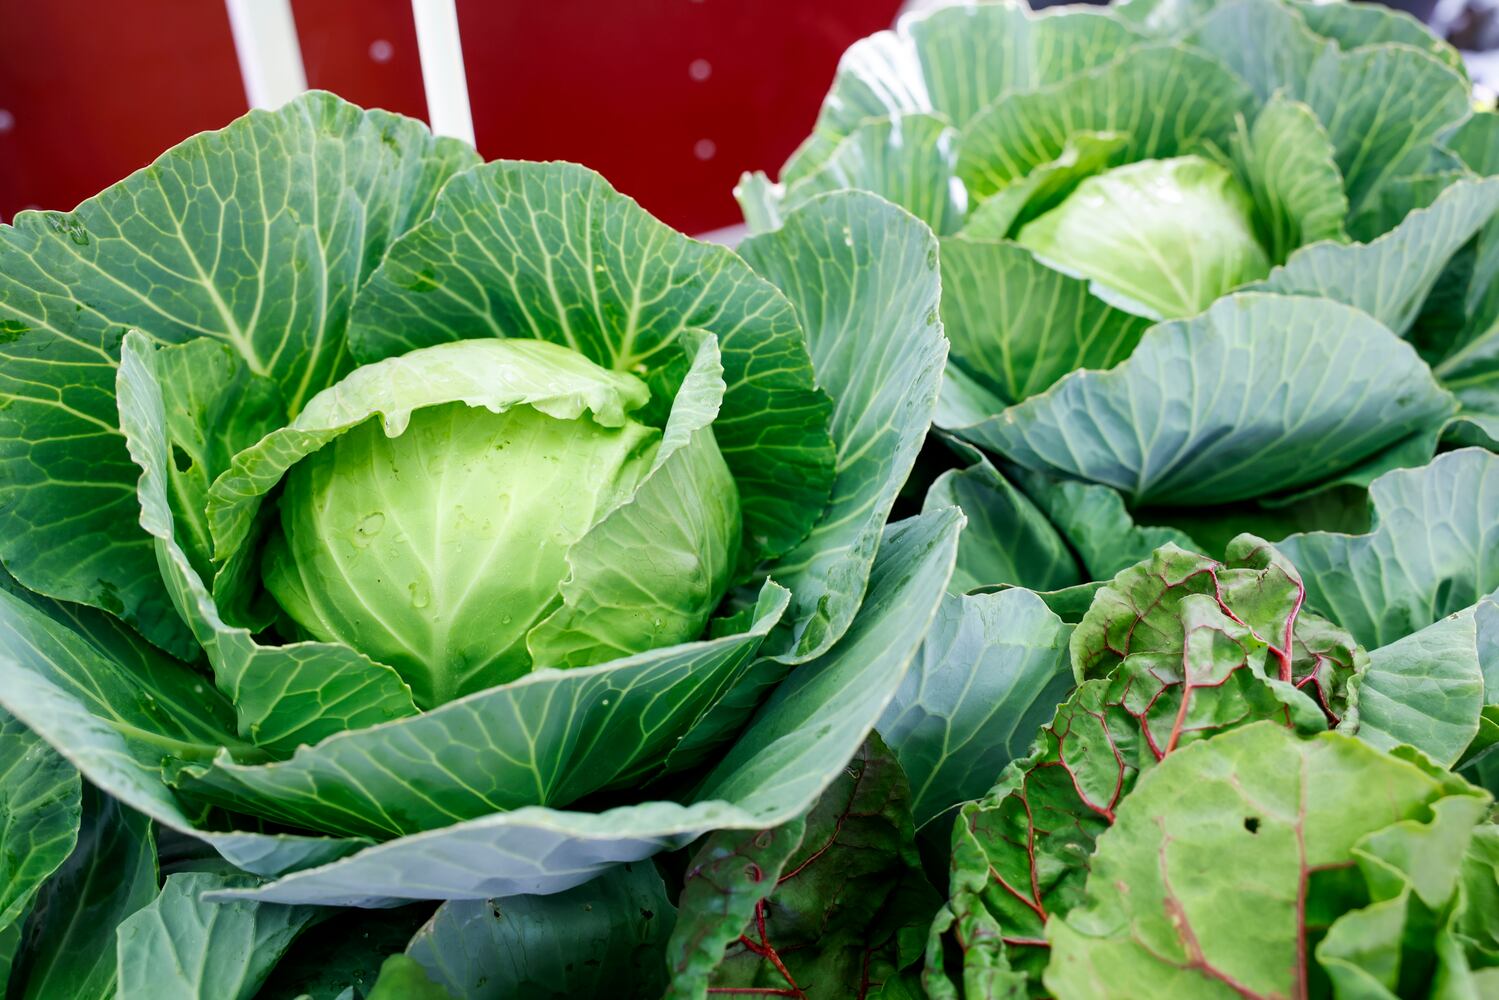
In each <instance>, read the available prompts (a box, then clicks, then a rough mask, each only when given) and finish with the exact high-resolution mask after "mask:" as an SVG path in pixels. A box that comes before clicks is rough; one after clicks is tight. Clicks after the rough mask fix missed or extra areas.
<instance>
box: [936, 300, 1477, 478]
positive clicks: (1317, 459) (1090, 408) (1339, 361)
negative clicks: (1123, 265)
mask: <svg viewBox="0 0 1499 1000" xmlns="http://www.w3.org/2000/svg"><path fill="white" fill-rule="evenodd" d="M1454 408H1455V406H1454V402H1453V400H1452V397H1451V396H1450V395H1448V393H1447V392H1445V391H1444V390H1443V389H1442V388H1441V387H1440V386H1439V385H1437V383H1436V381H1435V380H1434V379H1433V378H1432V376H1431V373H1430V371H1429V370H1428V369H1427V368H1426V366H1425V364H1423V363H1422V361H1421V359H1420V358H1419V357H1417V356H1416V353H1415V351H1413V350H1412V349H1411V348H1410V346H1409V345H1408V344H1405V343H1404V342H1402V341H1401V340H1400V339H1399V338H1397V337H1395V336H1394V335H1393V334H1391V333H1390V331H1389V330H1388V329H1386V328H1385V327H1383V326H1382V325H1381V324H1379V323H1378V322H1376V321H1375V320H1373V319H1372V318H1370V317H1369V316H1368V315H1367V314H1365V313H1362V312H1360V311H1358V310H1355V309H1352V308H1349V307H1348V306H1344V305H1342V304H1341V303H1337V302H1332V301H1328V300H1322V299H1316V300H1307V299H1302V298H1299V297H1290V296H1281V295H1268V294H1265V293H1240V294H1236V295H1230V296H1225V297H1224V298H1223V299H1220V300H1219V301H1218V302H1216V303H1214V305H1213V306H1212V308H1210V309H1209V310H1208V311H1207V312H1205V313H1203V314H1202V315H1201V316H1197V317H1193V318H1191V319H1186V320H1179V321H1175V322H1170V323H1162V324H1160V325H1158V326H1155V327H1153V328H1151V330H1150V331H1148V332H1147V333H1146V335H1145V337H1144V338H1142V340H1141V342H1140V346H1139V347H1138V348H1137V349H1136V350H1135V353H1134V354H1132V355H1131V356H1130V358H1129V359H1128V360H1127V361H1124V362H1123V363H1121V364H1120V365H1118V366H1117V367H1115V368H1113V369H1111V370H1109V371H1107V372H1102V373H1099V372H1090V371H1079V372H1074V373H1072V374H1071V375H1068V376H1066V377H1065V378H1063V379H1062V380H1061V381H1060V382H1058V383H1057V384H1056V385H1055V386H1053V387H1052V388H1051V389H1050V390H1048V391H1047V392H1045V393H1042V394H1041V395H1039V396H1034V397H1032V398H1031V399H1029V400H1026V401H1025V402H1023V403H1020V404H1019V405H1017V406H1015V407H1012V408H1010V409H1009V410H1006V411H1005V412H1004V413H1002V414H1000V416H998V417H996V418H994V419H991V420H988V421H985V422H983V423H980V424H976V425H972V426H967V427H959V428H953V430H954V431H955V432H956V433H957V434H959V436H961V437H963V438H965V439H966V440H968V441H970V442H972V443H974V444H977V445H981V446H983V447H986V448H989V449H991V450H993V451H996V452H998V453H1000V454H1001V455H1004V456H1005V457H1006V458H1008V459H1010V460H1011V461H1014V462H1016V463H1017V464H1019V465H1022V466H1025V467H1027V468H1030V469H1035V470H1039V471H1049V472H1055V473H1060V474H1062V475H1064V476H1071V477H1075V478H1080V479H1084V480H1087V481H1091V482H1095V483H1101V484H1103V485H1106V486H1111V487H1113V488H1114V489H1117V490H1119V491H1121V492H1122V493H1124V494H1125V497H1126V498H1127V500H1128V501H1129V502H1130V503H1132V504H1135V505H1140V504H1150V503H1158V504H1162V505H1170V506H1195V505H1202V504H1210V503H1224V502H1228V501H1232V500H1239V499H1245V498H1250V497H1255V496H1260V495H1263V494H1265V493H1267V492H1274V491H1278V490H1289V489H1292V488H1294V487H1297V486H1307V485H1312V484H1315V483H1318V482H1322V481H1327V480H1329V479H1332V478H1333V477H1336V476H1337V475H1338V474H1340V473H1343V472H1346V471H1348V470H1349V469H1351V468H1354V467H1357V466H1358V465H1360V464H1361V463H1366V462H1368V461H1369V460H1370V459H1371V458H1373V457H1374V456H1376V455H1378V454H1379V453H1380V452H1381V451H1383V450H1385V449H1388V448H1390V447H1391V446H1392V445H1396V444H1398V443H1400V442H1402V441H1404V440H1405V439H1407V438H1409V437H1411V436H1412V435H1413V434H1414V433H1415V432H1418V431H1420V430H1421V429H1422V428H1429V429H1432V430H1434V429H1435V428H1439V427H1440V426H1441V425H1442V423H1443V422H1444V421H1445V420H1446V418H1447V417H1448V416H1449V415H1450V414H1451V413H1452V411H1453V410H1454ZM1430 443H1431V444H1434V434H1432V435H1431V442H1430ZM1429 446H1430V445H1428V447H1429Z"/></svg>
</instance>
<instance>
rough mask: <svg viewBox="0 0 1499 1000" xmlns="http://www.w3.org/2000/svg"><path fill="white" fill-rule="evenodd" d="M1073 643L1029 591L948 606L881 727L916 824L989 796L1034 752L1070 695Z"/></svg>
mask: <svg viewBox="0 0 1499 1000" xmlns="http://www.w3.org/2000/svg"><path fill="white" fill-rule="evenodd" d="M1071 635H1072V629H1071V628H1070V627H1069V626H1067V625H1064V624H1063V623H1062V620H1061V619H1060V618H1058V617H1057V616H1056V615H1054V614H1053V613H1052V612H1051V610H1050V609H1048V608H1047V607H1046V605H1045V604H1044V603H1043V602H1042V601H1041V599H1040V598H1038V597H1037V596H1036V595H1035V594H1033V593H1031V592H1030V591H1028V590H1005V591H1000V592H999V593H996V594H971V595H968V596H966V597H948V598H947V599H946V600H945V601H943V603H942V608H941V610H940V611H938V613H937V619H936V621H934V622H933V623H932V627H931V629H930V630H929V631H928V632H927V636H926V641H925V642H924V643H923V644H922V647H921V655H920V656H919V657H917V660H916V663H915V664H914V665H913V666H912V668H911V671H910V673H908V674H907V675H906V679H905V680H904V681H903V682H902V683H901V686H900V690H899V691H897V692H896V695H895V700H894V701H892V702H891V703H890V706H889V707H888V708H887V709H885V715H884V717H883V718H881V719H880V724H879V730H880V735H881V736H883V737H884V739H885V742H886V743H887V744H888V745H889V746H890V749H891V750H893V751H894V752H895V757H896V759H897V760H899V761H900V765H901V767H902V768H903V769H904V770H905V772H906V777H907V778H908V779H909V780H910V782H911V811H912V813H913V814H914V816H915V820H916V824H917V825H918V826H921V825H923V824H925V823H927V822H929V821H932V820H934V819H936V818H938V817H940V816H941V815H942V814H943V813H944V812H946V811H947V810H948V809H950V808H951V807H952V806H955V805H957V804H958V803H960V802H964V801H967V800H968V799H976V798H978V797H979V796H981V795H983V794H984V793H985V792H987V791H988V790H989V789H990V788H992V787H993V785H994V781H995V779H996V778H997V777H998V776H999V774H1000V772H1001V771H1003V770H1004V768H1005V766H1006V765H1007V764H1009V762H1010V761H1012V760H1014V759H1015V758H1016V757H1021V756H1024V755H1025V753H1026V751H1027V750H1029V749H1030V744H1031V741H1032V740H1033V739H1034V738H1035V735H1036V732H1037V730H1039V729H1040V728H1041V727H1042V726H1043V725H1045V724H1046V723H1047V722H1049V721H1051V718H1052V716H1053V715H1054V714H1055V713H1056V709H1057V705H1058V704H1059V703H1060V702H1061V701H1062V700H1063V699H1064V698H1065V697H1066V696H1067V692H1068V691H1069V690H1070V689H1071V688H1072V684H1073V678H1072V670H1071V668H1070V666H1069V664H1068V657H1067V643H1068V640H1069V639H1070V638H1071Z"/></svg>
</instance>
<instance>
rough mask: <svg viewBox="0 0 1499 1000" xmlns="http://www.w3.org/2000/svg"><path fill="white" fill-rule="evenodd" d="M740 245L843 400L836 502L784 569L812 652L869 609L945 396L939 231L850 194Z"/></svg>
mask: <svg viewBox="0 0 1499 1000" xmlns="http://www.w3.org/2000/svg"><path fill="white" fill-rule="evenodd" d="M740 252H741V253H743V254H744V256H745V259H746V260H748V261H749V262H750V264H751V265H752V266H753V267H754V268H755V270H757V271H758V272H760V274H762V275H763V276H765V277H766V278H767V279H769V280H770V282H771V283H773V284H774V285H775V286H776V287H778V288H779V289H780V290H781V291H783V292H784V293H785V294H786V296H787V297H788V298H789V299H790V300H791V302H792V305H793V306H794V307H795V308H796V314H797V316H798V318H799V319H800V320H801V325H802V328H803V329H805V330H806V331H807V341H808V344H809V345H810V348H811V352H812V366H813V369H814V370H815V371H816V373H817V382H818V384H819V385H820V386H822V387H823V388H824V389H826V390H827V391H828V392H829V394H831V395H832V397H833V398H834V399H835V400H836V401H837V406H836V408H835V409H834V412H833V420H832V424H831V429H832V433H833V440H834V442H835V443H836V445H837V460H836V475H835V479H834V482H833V493H832V497H831V499H830V501H829V504H828V508H827V509H826V510H825V511H823V512H822V514H821V515H820V516H819V518H818V521H817V524H816V525H815V526H814V527H813V529H812V533H811V534H810V535H809V536H808V537H807V539H806V540H805V541H804V542H803V543H802V544H801V545H800V546H798V547H797V548H796V549H795V550H794V551H792V552H790V553H787V554H786V555H785V556H784V557H783V558H782V559H780V560H779V561H778V562H776V563H775V564H774V565H772V566H771V567H770V573H771V575H772V577H773V578H774V579H775V580H777V581H778V582H779V583H781V584H783V585H785V586H786V587H789V588H790V589H791V592H792V594H793V595H794V598H793V599H794V601H795V603H794V604H793V606H792V612H791V620H792V622H793V623H794V624H795V629H796V633H795V635H794V636H793V640H794V642H795V646H794V648H793V650H792V651H791V652H790V654H789V655H790V656H792V657H793V658H794V659H797V660H803V659H806V658H808V657H811V656H816V655H818V654H820V653H822V652H823V651H825V650H826V649H827V648H828V646H829V645H830V644H831V643H832V642H833V641H834V640H836V639H837V638H838V636H840V635H842V634H843V630H844V629H845V628H847V627H848V623H849V621H850V620H851V619H852V618H853V616H854V613H855V611H856V610H857V609H858V607H859V599H860V597H861V595H862V594H863V592H864V586H865V581H866V580H867V579H868V575H869V567H870V564H871V561H872V560H873V559H874V554H875V550H876V548H878V546H879V543H880V532H881V530H882V529H883V528H884V526H885V521H886V519H887V518H888V517H889V516H890V509H891V507H892V505H893V504H894V503H895V498H896V495H897V493H898V492H899V491H900V488H901V485H902V484H903V483H904V482H905V480H906V476H907V475H908V474H909V473H910V471H911V468H912V466H913V465H914V464H915V461H916V453H917V451H919V450H920V448H921V443H922V441H923V440H924V439H925V436H926V430H927V426H928V425H929V424H930V422H931V419H932V412H933V410H934V409H935V407H936V401H937V390H938V386H939V384H940V383H941V379H942V365H943V362H944V361H945V360H946V357H947V343H946V341H945V340H944V339H943V337H942V326H941V324H940V322H939V320H938V316H937V300H938V298H939V295H940V292H941V287H940V280H939V277H938V272H937V241H936V239H935V238H934V237H933V236H932V232H931V230H930V229H928V228H927V227H926V226H925V225H923V224H922V223H921V222H919V221H917V220H916V219H915V218H913V217H912V216H911V215H910V214H908V213H907V212H905V211H903V210H901V209H899V208H897V207H895V206H894V205H891V204H890V203H889V202H886V201H883V200H881V199H879V198H876V197H874V196H873V195H869V194H865V193H862V192H843V193H836V194H830V195H824V196H822V197H820V198H818V199H816V200H815V201H812V202H810V203H808V204H807V205H805V206H804V207H802V208H801V209H799V210H797V211H796V212H794V213H792V214H791V215H790V216H788V217H787V219H786V223H785V225H784V226H782V228H781V229H779V230H777V231H775V232H773V233H767V234H765V235H763V236H756V237H753V238H751V239H749V240H746V241H745V242H744V243H743V244H742V245H741V246H740ZM717 426H718V425H717V424H715V425H714V427H715V428H717Z"/></svg>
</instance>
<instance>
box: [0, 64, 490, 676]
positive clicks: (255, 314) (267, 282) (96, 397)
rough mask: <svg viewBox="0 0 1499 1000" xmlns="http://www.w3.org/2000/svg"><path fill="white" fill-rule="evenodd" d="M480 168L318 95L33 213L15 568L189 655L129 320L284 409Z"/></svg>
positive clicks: (10, 282)
mask: <svg viewBox="0 0 1499 1000" xmlns="http://www.w3.org/2000/svg"><path fill="white" fill-rule="evenodd" d="M476 160H477V156H476V154H475V153H474V151H473V149H472V148H470V147H468V146H465V145H463V144H461V143H458V142H456V141H454V140H452V139H437V138H434V137H433V136H432V135H431V134H430V133H429V132H428V131H427V129H426V126H425V125H423V124H421V123H420V122H417V121H414V120H412V119H409V118H402V117H400V116H398V115H392V114H388V113H386V112H383V111H363V110H361V109H359V108H357V107H355V106H354V105H352V104H347V103H345V102H344V101H341V100H339V99H338V98H336V97H334V96H333V95H331V94H325V93H312V94H307V95H305V96H303V97H300V98H298V99H297V100H295V101H292V102H291V103H289V104H287V105H286V106H285V107H283V108H281V109H280V110H279V111H274V112H267V111H255V112H251V113H250V114H249V115H246V116H245V117H244V118H241V119H240V120H238V121H237V122H235V123H234V124H232V125H230V126H229V127H228V128H226V129H223V130H221V131H218V132H205V133H203V134H202V135H199V136H195V137H194V138H192V139H189V140H187V141H186V142H184V143H183V144H181V145H180V146H177V147H176V148H174V149H172V150H169V151H168V152H166V153H165V154H163V155H162V156H161V158H159V159H158V160H157V161H156V162H155V163H153V164H151V165H150V166H149V167H146V168H145V169H144V170H140V171H137V172H136V173H134V174H132V175H131V176H130V177H128V178H126V179H125V180H123V181H121V182H120V183H118V184H116V185H114V186H113V187H110V188H107V189H106V190H104V191H103V192H101V193H100V194H98V195H97V196H95V197H93V198H91V199H89V200H88V201H85V202H83V203H82V204H81V205H79V206H78V208H77V209H75V210H74V211H73V212H70V213H61V212H34V213H33V212H23V213H21V214H20V215H18V216H17V217H16V220H15V225H14V227H10V226H6V227H0V325H3V328H4V329H5V330H6V331H8V333H7V336H6V337H5V338H4V340H5V343H3V344H0V397H3V398H4V399H5V401H6V402H7V403H8V405H7V406H6V407H4V409H3V410H0V468H3V469H4V470H5V472H4V475H3V477H0V480H3V482H0V558H3V560H4V562H5V565H6V567H7V568H8V569H9V571H10V572H11V573H13V574H14V575H15V576H16V577H17V579H19V580H20V581H21V582H22V583H24V584H26V585H27V586H28V587H30V588H31V589H33V590H35V591H37V592H39V593H43V594H46V595H48V596H51V597H54V598H58V599H61V600H67V601H74V602H79V603H83V604H89V605H92V606H94V607H99V608H103V609H104V610H106V611H109V612H111V613H114V614H118V615H120V616H121V617H123V618H124V619H125V620H126V621H128V622H129V623H130V624H131V625H133V626H135V627H137V628H139V629H141V630H142V631H143V632H144V633H145V634H146V635H148V636H150V637H151V638H152V639H153V640H154V641H156V642H158V643H160V644H162V645H163V646H165V647H166V648H168V649H170V650H171V651H173V652H175V653H177V654H178V655H181V656H187V655H190V654H191V652H192V649H193V645H192V640H191V636H190V635H189V634H188V632H187V631H186V629H185V628H184V627H183V625H182V622H181V620H180V619H179V618H178V617H177V615H176V612H175V611H174V610H173V609H172V607H171V603H170V601H169V600H168V597H167V592H166V590H165V588H164V587H163V586H162V584H161V582H160V575H159V574H158V573H157V571H156V559H155V556H154V554H153V552H152V545H151V541H150V539H149V538H148V537H147V536H145V535H143V534H142V533H141V532H140V531H139V530H138V529H137V528H136V526H135V515H134V503H135V501H134V492H135V490H134V481H135V470H134V469H133V467H132V466H131V464H130V460H129V456H128V455H127V454H126V451H125V446H124V441H123V440H122V438H121V436H120V433H119V431H118V429H117V427H118V419H117V416H116V413H115V399H114V391H115V390H114V385H115V366H116V364H117V362H118V358H119V350H120V342H121V339H122V337H123V336H124V333H125V331H126V330H127V329H130V328H139V329H141V330H144V331H146V333H147V334H148V335H149V336H150V337H151V338H152V339H153V340H155V341H157V342H158V343H184V342H187V341H191V340H196V339H198V338H202V337H210V338H213V339H215V340H217V341H220V342H222V343H224V344H227V345H229V346H230V347H231V348H232V349H233V350H234V351H235V353H237V354H238V355H239V356H240V357H241V358H243V359H244V361H245V363H246V365H247V366H248V367H249V370H250V371H251V372H252V373H253V374H255V375H264V376H267V377H268V378H270V379H271V380H272V381H274V382H275V383H276V385H278V386H279V387H280V390H281V394H282V397H283V402H284V404H285V406H286V407H287V412H286V413H284V414H283V415H284V416H290V415H291V414H292V413H295V412H296V411H297V409H299V408H300V406H301V404H302V403H303V402H304V401H305V400H307V399H308V398H309V397H310V396H311V395H312V394H313V393H315V392H317V391H318V390H319V389H321V388H323V387H324V386H326V385H328V384H329V383H331V382H332V381H333V380H334V379H336V378H337V377H338V376H339V375H340V374H342V372H343V370H345V369H346V368H347V367H348V365H349V363H350V358H349V354H348V350H347V346H346V344H345V339H344V331H345V326H346V324H347V322H348V316H349V307H350V303H351V300H352V299H353V296H354V291H355V289H357V288H358V287H359V286H360V285H361V284H362V283H363V282H364V280H365V279H366V278H367V277H368V276H369V274H370V272H371V271H373V270H374V267H375V264H376V263H378V261H379V259H380V256H381V255H382V254H383V253H384V252H385V249H386V247H387V246H389V244H390V243H391V241H392V240H393V239H395V237H396V236H398V235H400V233H401V232H403V231H404V230H405V229H406V228H407V227H408V226H410V225H411V224H412V223H413V222H415V221H416V220H418V219H420V218H422V217H423V216H425V215H426V214H427V212H428V211H429V210H430V209H431V207H432V203H433V198H434V197H435V195H436V193H437V190H438V188H439V187H441V186H442V184H443V183H444V182H445V181H446V180H447V179H448V178H449V177H451V176H452V175H453V174H454V173H455V172H457V171H459V170H461V169H463V168H465V167H467V166H469V165H470V164H472V163H474V162H476ZM163 290H167V291H166V292H165V294H159V293H161V292H162V291H163ZM57 441H66V442H67V447H66V448H58V447H54V446H53V444H52V442H57ZM80 468H86V469H88V475H87V477H85V481H84V482H79V481H78V480H79V479H80V476H79V475H78V473H77V470H78V469H80Z"/></svg>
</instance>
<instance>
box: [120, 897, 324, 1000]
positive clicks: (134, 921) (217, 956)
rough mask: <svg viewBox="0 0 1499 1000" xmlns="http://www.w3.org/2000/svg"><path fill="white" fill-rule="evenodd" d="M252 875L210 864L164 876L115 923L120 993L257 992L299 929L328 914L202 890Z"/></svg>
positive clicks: (146, 998)
mask: <svg viewBox="0 0 1499 1000" xmlns="http://www.w3.org/2000/svg"><path fill="white" fill-rule="evenodd" d="M256 881H257V879H255V878H254V877H252V876H248V875H217V874H211V873H208V872H184V873H181V874H177V875H171V876H168V878H167V880H166V884H165V885H164V886H163V887H162V890H161V894H160V895H159V896H157V897H156V898H155V899H154V900H152V901H151V903H149V904H148V905H147V906H145V907H144V908H142V909H140V910H138V911H137V912H135V913H134V914H132V915H131V916H130V917H128V918H126V919H125V921H124V922H123V923H121V924H120V928H119V938H118V956H119V974H118V978H119V994H118V997H119V1000H199V998H202V997H222V998H224V1000H250V998H251V997H254V996H255V995H256V994H257V993H259V991H260V987H261V985H262V984H263V983H264V982H265V980H266V977H268V976H269V975H270V973H271V969H272V968H273V967H274V966H275V964H276V962H277V960H279V959H280V958H281V956H282V955H283V954H284V953H285V952H286V949H287V948H289V947H290V946H291V943H292V940H293V939H294V938H295V937H296V936H297V934H299V933H300V932H301V931H302V930H303V929H304V928H305V927H307V926H308V925H309V924H311V923H312V922H313V921H315V920H318V919H320V918H321V917H322V916H324V915H325V914H324V913H321V912H319V911H318V910H317V909H316V908H315V907H310V906H266V905H264V904H262V903H257V902H254V901H251V900H235V901H233V902H229V903H216V902H210V901H209V900H207V899H206V898H205V895H206V894H207V893H209V892H212V891H213V890H216V889H222V888H224V887H226V886H242V885H253V884H255V882H256Z"/></svg>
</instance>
